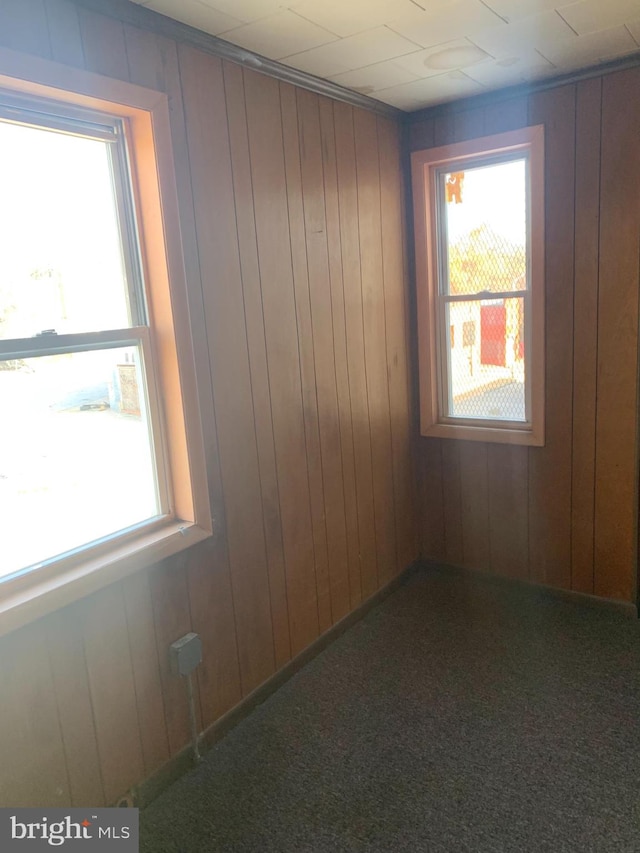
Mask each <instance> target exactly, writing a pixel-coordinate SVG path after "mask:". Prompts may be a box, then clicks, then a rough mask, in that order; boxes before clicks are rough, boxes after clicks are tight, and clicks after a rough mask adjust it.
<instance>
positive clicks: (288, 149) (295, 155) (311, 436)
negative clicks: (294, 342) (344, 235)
mask: <svg viewBox="0 0 640 853" xmlns="http://www.w3.org/2000/svg"><path fill="white" fill-rule="evenodd" d="M280 106H281V112H282V137H283V140H282V142H283V150H284V162H285V174H286V181H287V204H288V212H289V229H290V231H289V233H290V245H291V263H292V269H293V286H294V297H295V306H296V321H297V327H298V352H299V356H300V379H301V382H302V402H303V411H304V432H305V442H306V448H307V471H308V475H309V494H310V499H311V519H312V523H313V545H314V554H315V568H316V590H317V600H318V620H319V625H320V633H323V632H324V631H326V630H327V628H328V627H329V625H331V588H330V582H329V545H328V536H327V523H326V513H325V492H324V477H323V471H322V447H321V443H320V414H319V406H318V389H317V375H316V363H315V358H314V337H313V335H314V329H313V322H312V316H311V295H310V281H309V278H310V275H311V274H312V271H311V269H310V263H309V258H308V256H307V244H306V234H305V220H304V202H303V191H302V172H301V160H300V148H301V146H300V137H299V122H298V104H297V99H296V90H295V89H294V88H293V86H286V85H282V86H281V87H280Z"/></svg>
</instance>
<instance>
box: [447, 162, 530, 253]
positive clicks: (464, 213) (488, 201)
mask: <svg viewBox="0 0 640 853" xmlns="http://www.w3.org/2000/svg"><path fill="white" fill-rule="evenodd" d="M460 171H461V172H464V184H463V188H462V203H461V204H456V203H454V202H451V203H447V205H446V213H447V229H448V238H449V242H450V243H455V242H456V241H457V240H459V239H461V238H463V237H465V236H467V235H468V234H470V233H471V231H473V230H475V229H477V228H481V227H482V226H483V225H489V226H490V227H491V230H492V231H493V232H494V233H495V234H497V235H498V236H500V237H503V238H504V239H506V240H508V241H509V242H510V243H512V244H513V245H515V246H524V245H525V244H526V236H527V228H526V161H525V160H513V161H511V162H506V163H505V162H503V163H498V164H496V165H489V166H480V167H478V168H475V169H460ZM447 174H449V173H447Z"/></svg>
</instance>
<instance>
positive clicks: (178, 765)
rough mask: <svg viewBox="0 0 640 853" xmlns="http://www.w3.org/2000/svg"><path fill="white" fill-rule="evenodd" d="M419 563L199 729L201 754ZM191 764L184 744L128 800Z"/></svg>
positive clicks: (147, 794)
mask: <svg viewBox="0 0 640 853" xmlns="http://www.w3.org/2000/svg"><path fill="white" fill-rule="evenodd" d="M420 565H421V563H419V562H415V563H412V564H411V565H409V566H407V568H406V569H404V571H402V572H401V573H400V574H399V575H397V576H396V577H395V578H393V579H392V580H391V581H390V582H389V583H388V584H386V585H385V586H383V587H382V588H381V589H379V590H378V591H377V592H376V593H374V594H373V595H372V596H371V597H370V598H368V599H367V600H366V601H363V602H362V603H361V604H359V605H358V607H356V608H355V610H352V611H351V613H348V614H347V615H346V616H345V617H344V618H343V619H341V620H340V621H339V622H336V624H335V625H333V626H332V627H331V628H329V630H328V631H326V632H325V633H324V634H322V635H321V636H320V637H318V639H317V640H315V641H314V642H313V643H311V645H310V646H307V648H306V649H304V650H303V651H302V652H300V654H298V655H296V657H295V658H293V659H292V660H290V661H289V663H287V664H286V665H285V666H284V667H283V668H282V669H280V670H278V672H276V673H274V675H272V676H271V678H269V679H268V680H267V681H265V682H264V684H261V685H260V687H258V688H257V689H256V690H254V691H253V692H252V693H249V694H248V695H247V696H245V697H244V699H242V701H241V702H240V703H239V704H238V705H236V706H235V707H234V708H232V709H231V710H230V711H228V712H227V713H226V714H225V715H224V716H222V717H220V719H218V720H216V721H215V723H213V724H212V725H211V726H209V727H208V728H207V729H205V730H204V732H202V734H201V735H200V741H199V743H200V747H201V752H202V753H203V754H204V753H206V752H207V751H208V750H209V749H211V748H212V747H213V746H215V744H216V743H217V742H218V741H219V740H221V738H223V737H224V736H225V735H226V734H227V733H228V732H229V731H230V730H231V729H233V728H234V727H235V726H237V725H238V723H240V722H241V721H242V720H244V719H245V717H247V716H249V714H250V713H251V712H252V711H254V710H255V709H256V708H257V707H258V705H261V704H262V703H263V702H264V701H265V700H266V699H268V698H269V696H271V695H272V694H273V693H275V691H276V690H278V689H279V688H280V687H282V685H283V684H285V682H287V681H288V680H289V679H290V678H291V677H292V676H293V675H295V674H296V672H298V671H299V670H300V669H302V667H303V666H305V665H306V664H307V663H309V662H310V661H311V660H313V658H314V657H316V655H318V654H320V652H322V651H323V650H324V649H326V648H327V646H329V645H330V644H331V643H333V642H334V641H335V640H337V639H338V637H339V636H340V635H341V634H344V632H345V631H347V630H348V629H349V628H351V627H353V625H355V624H356V623H357V622H359V621H360V620H361V619H362V618H363V617H364V616H366V615H367V613H369V611H371V610H372V609H373V608H374V607H377V605H378V604H380V603H381V602H382V601H384V599H385V598H387V597H388V596H389V595H391V593H393V592H395V590H396V589H398V588H399V587H400V586H402V585H403V584H404V583H405V582H406V581H407V579H408V578H409V576H410V575H411V574H412V573H413V572H415V571H416V570H417V569H418V568H419V567H420ZM193 766H194V760H193V751H192V746H191V744H189V745H188V746H185V747H184V749H182V750H181V751H180V752H179V753H177V754H176V755H174V756H173V757H172V758H170V759H169V761H167V762H166V763H165V764H164V765H163V766H162V767H161V768H160V769H159V770H157V771H156V772H155V773H154V774H153V775H152V776H150V777H149V778H147V779H145V780H144V781H143V782H141V783H140V784H139V785H137V786H136V787H135V788H134V789H133V790H132V791H131V792H130V799H131V800H132V802H134V803H135V805H136V806H138V807H139V808H144V807H145V806H147V805H149V803H151V802H152V801H153V800H155V799H156V797H158V796H159V795H160V794H161V793H162V792H163V791H164V790H165V789H166V788H168V787H169V786H170V785H171V784H172V783H173V782H175V781H177V780H178V779H179V778H180V777H181V776H183V775H184V774H185V773H187V772H188V771H189V770H191V768H192V767H193Z"/></svg>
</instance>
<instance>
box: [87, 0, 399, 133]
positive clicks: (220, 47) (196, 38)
mask: <svg viewBox="0 0 640 853" xmlns="http://www.w3.org/2000/svg"><path fill="white" fill-rule="evenodd" d="M73 2H74V3H75V4H76V5H77V6H82V7H83V8H85V9H89V10H91V11H92V12H98V13H100V14H102V15H107V16H109V17H111V18H116V19H117V20H119V21H123V22H124V23H125V24H132V25H133V26H134V27H140V28H141V29H144V30H150V31H151V32H154V33H157V34H158V35H162V36H166V37H167V38H171V39H175V40H176V41H180V42H184V43H186V44H191V45H193V46H194V47H197V48H199V49H200V50H203V51H205V53H211V54H213V55H214V56H219V57H221V58H223V59H228V60H230V61H231V62H236V63H238V64H239V65H243V66H245V68H250V69H251V70H252V71H258V72H260V73H261V74H267V75H269V76H270V77H275V78H276V79H277V80H283V81H284V82H285V83H291V84H293V85H294V86H300V87H301V88H303V89H308V90H310V91H311V92H316V93H317V94H319V95H326V96H327V97H329V98H333V99H334V100H337V101H343V102H344V103H347V104H351V106H354V107H361V108H363V109H366V110H369V111H371V112H374V113H378V115H382V116H385V117H386V118H392V119H396V120H402V119H404V118H405V116H406V115H407V113H405V112H403V111H402V110H399V109H397V108H396V107H392V106H390V105H389V104H383V103H382V102H381V101H376V100H375V99H374V98H369V97H368V96H367V95H362V94H360V93H359V92H354V91H352V90H351V89H345V88H344V87H343V86H339V85H338V84H337V83H331V82H330V81H329V80H323V79H321V78H320V77H314V76H313V74H307V73H306V72H305V71H299V70H298V69H297V68H291V67H290V66H288V65H283V64H282V63H281V62H276V61H275V60H274V59H267V58H266V57H265V56H259V55H258V54H257V53H252V52H251V51H250V50H245V49H244V48H243V47H238V46H237V45H235V44H231V42H228V41H224V39H221V38H218V37H217V36H213V35H210V34H209V33H205V32H203V31H202V30H198V29H196V28H195V27H190V26H189V25H188V24H183V23H181V22H180V21H174V20H173V18H167V17H165V15H161V14H160V13H159V12H154V11H153V10H152V9H147V8H145V7H144V6H139V5H138V4H136V3H129V2H128V0H73ZM346 2H348V0H346Z"/></svg>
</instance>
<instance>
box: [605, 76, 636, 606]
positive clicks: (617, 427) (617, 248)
mask: <svg viewBox="0 0 640 853" xmlns="http://www.w3.org/2000/svg"><path fill="white" fill-rule="evenodd" d="M639 99H640V73H639V72H638V69H634V70H633V71H628V72H624V73H621V74H615V75H613V76H611V77H606V78H605V79H604V80H603V83H602V180H601V188H602V189H601V198H600V283H599V293H598V378H597V388H598V402H597V406H598V408H597V416H596V418H597V420H596V479H595V482H596V492H595V519H596V521H595V554H594V559H595V591H596V593H597V594H598V595H605V596H608V597H610V598H622V599H625V600H629V599H630V598H632V597H633V596H635V580H636V579H635V571H629V568H630V567H634V569H635V563H636V553H635V552H636V539H635V522H636V517H637V516H636V513H637V507H636V494H637V487H638V484H637V470H636V447H635V443H636V436H637V386H638V269H639V258H638V242H639V241H638V235H639V234H640V193H638V191H637V188H638V187H639V186H640V148H639V146H638V140H639V139H640V112H639V111H638V109H637V108H635V107H636V106H637V104H638V102H639ZM632 105H633V107H632Z"/></svg>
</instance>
